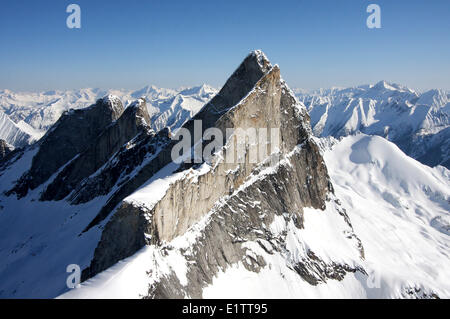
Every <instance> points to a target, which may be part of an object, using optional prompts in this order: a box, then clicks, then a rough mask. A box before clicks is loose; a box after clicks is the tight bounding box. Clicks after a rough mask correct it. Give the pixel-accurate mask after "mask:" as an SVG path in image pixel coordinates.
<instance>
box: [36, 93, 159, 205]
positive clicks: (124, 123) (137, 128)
mask: <svg viewBox="0 0 450 319" xmlns="http://www.w3.org/2000/svg"><path fill="white" fill-rule="evenodd" d="M146 131H150V118H149V115H148V112H147V106H146V103H145V100H144V99H139V100H137V101H136V102H134V103H133V104H131V105H130V106H129V107H127V108H126V110H125V111H124V112H123V113H122V115H121V116H120V117H119V118H118V119H117V120H116V121H115V122H114V123H113V124H111V125H110V126H108V127H106V128H105V130H104V131H103V132H102V133H101V134H100V135H99V136H98V137H96V138H95V140H94V141H92V143H91V144H90V145H89V146H88V147H87V149H86V150H85V151H84V152H82V153H81V154H80V155H79V156H77V157H76V158H75V159H73V160H72V161H71V162H70V163H69V164H67V165H66V166H65V167H64V169H63V170H62V171H61V172H60V173H59V174H58V176H57V177H56V178H55V179H54V180H53V181H52V183H51V184H50V185H49V186H48V187H47V189H46V190H45V192H44V193H43V194H42V196H41V200H61V199H63V198H65V197H66V196H67V195H69V194H70V193H71V192H72V191H73V190H74V189H79V186H80V183H81V182H82V181H83V180H85V179H86V178H89V177H90V176H91V175H92V174H94V173H95V172H96V171H97V170H98V169H100V168H101V167H102V166H103V165H104V164H105V163H106V162H107V161H109V160H110V159H111V157H113V155H114V154H115V153H116V152H117V151H118V150H119V149H120V148H121V147H122V146H123V145H124V144H126V143H127V142H129V141H130V140H131V139H133V138H134V137H136V136H137V135H138V134H140V133H143V132H146ZM148 134H151V133H150V132H148ZM104 186H105V188H106V187H107V185H104ZM110 186H112V185H110ZM98 195H99V194H98V193H92V196H93V197H95V196H98Z"/></svg>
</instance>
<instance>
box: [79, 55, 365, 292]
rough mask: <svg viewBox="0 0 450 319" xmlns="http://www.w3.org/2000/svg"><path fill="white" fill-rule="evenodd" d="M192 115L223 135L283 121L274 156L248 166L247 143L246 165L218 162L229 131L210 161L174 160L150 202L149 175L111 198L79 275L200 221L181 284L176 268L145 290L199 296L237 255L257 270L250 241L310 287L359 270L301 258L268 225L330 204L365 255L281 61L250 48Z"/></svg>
mask: <svg viewBox="0 0 450 319" xmlns="http://www.w3.org/2000/svg"><path fill="white" fill-rule="evenodd" d="M199 119H201V120H202V124H203V129H207V128H208V127H217V128H220V129H221V130H222V132H223V134H224V135H225V130H226V129H227V128H241V129H248V128H255V127H256V128H265V129H270V128H273V127H280V128H281V129H280V132H281V134H280V142H281V143H280V148H279V150H278V154H277V155H278V160H277V161H276V162H273V161H271V160H270V156H269V157H267V158H263V159H261V160H260V161H259V162H257V163H252V162H250V160H249V152H250V150H248V152H247V153H246V155H245V160H244V161H243V163H227V162H225V160H224V158H226V157H227V154H226V153H227V152H229V151H230V150H231V149H233V148H232V147H231V144H233V143H235V137H234V136H231V137H229V138H228V140H227V143H226V144H225V146H224V147H223V148H222V149H221V150H220V151H219V152H217V153H216V155H215V156H214V157H213V158H212V159H211V160H210V162H209V163H206V162H205V163H203V164H199V165H198V167H190V168H187V169H182V168H181V169H180V168H178V167H177V166H176V165H174V167H173V172H172V173H171V174H173V173H175V172H176V175H175V177H173V178H172V179H171V181H170V183H168V184H167V185H164V186H160V187H164V189H165V191H164V193H163V194H161V196H157V198H148V199H147V198H146V197H145V196H141V195H140V194H141V193H143V194H146V193H147V194H148V195H149V197H154V196H153V194H152V191H151V189H152V183H151V182H150V183H149V184H148V185H146V186H144V187H143V188H142V189H139V190H137V191H136V192H134V193H133V194H132V195H131V196H128V197H126V198H124V199H123V200H122V201H121V202H120V203H119V204H118V205H117V207H116V208H115V210H114V211H113V212H112V213H111V214H112V216H111V218H110V220H109V221H108V222H107V223H106V225H105V226H104V229H103V232H102V237H101V240H100V242H99V244H98V246H97V248H96V249H95V253H94V258H93V260H92V261H91V263H90V265H89V267H88V268H87V269H85V270H84V272H83V279H88V278H90V277H92V276H94V275H96V274H97V273H99V272H101V271H103V270H105V269H107V268H109V267H110V266H112V265H114V264H115V263H117V262H118V261H119V260H121V259H124V258H126V257H129V256H131V255H132V254H134V253H135V252H137V251H138V250H139V249H141V248H142V247H144V246H145V245H151V246H155V247H158V249H169V250H170V249H171V248H170V244H168V243H170V242H172V241H173V240H175V239H176V238H180V237H183V236H185V235H186V234H187V233H188V232H189V231H190V230H191V229H192V227H195V225H198V224H199V223H203V224H204V225H203V227H202V228H201V229H199V233H198V234H196V236H198V240H196V241H195V243H192V244H191V245H189V247H188V248H187V249H186V251H185V252H184V253H183V258H186V261H187V263H188V264H189V265H191V266H189V267H188V269H187V270H186V280H185V282H184V283H182V282H180V278H178V277H177V275H176V273H170V272H169V273H168V274H166V275H165V276H162V277H160V278H155V281H154V282H153V283H152V285H151V286H150V287H149V290H148V294H147V297H149V298H175V297H176V298H183V297H186V296H189V297H197V298H199V297H202V289H203V288H204V287H205V286H207V285H208V284H211V282H212V279H213V277H214V276H215V275H216V274H217V272H218V271H219V270H223V269H226V268H227V267H229V266H230V265H233V264H236V263H240V262H241V263H243V264H244V265H245V267H246V269H248V270H250V271H254V272H259V271H260V270H261V269H262V268H264V267H265V266H267V262H266V261H265V260H264V258H262V257H258V256H257V255H256V254H255V251H254V248H250V247H249V245H250V244H256V245H257V246H258V247H259V248H260V249H263V250H264V251H266V252H268V253H270V254H272V255H274V254H276V255H278V256H280V258H287V259H288V260H287V261H288V262H289V263H292V266H293V267H294V269H295V271H296V272H297V273H298V275H299V276H300V277H302V278H303V279H304V280H306V281H308V282H310V283H311V284H317V283H318V282H321V281H326V280H328V279H336V280H341V279H342V278H343V277H344V276H345V273H347V272H354V271H356V270H357V267H355V266H354V265H350V264H346V263H340V262H338V261H332V262H330V261H328V262H326V261H323V260H321V259H320V258H319V257H317V256H316V254H315V252H314V251H313V250H309V251H307V253H306V255H305V256H302V258H300V259H298V258H296V257H294V256H289V255H290V254H289V252H288V249H287V247H286V246H285V244H286V243H285V240H286V237H285V236H287V234H279V233H277V232H276V231H274V230H272V229H270V227H268V225H270V224H272V223H274V222H275V221H276V220H278V219H281V220H282V221H283V223H286V225H290V226H291V227H293V229H294V230H293V231H294V232H295V229H298V230H300V229H302V228H303V227H304V223H303V220H304V216H303V209H304V208H306V207H307V208H312V209H317V210H319V211H324V210H326V209H327V206H328V207H329V209H330V210H331V211H332V212H330V214H334V215H335V216H334V217H335V218H337V219H341V224H342V225H341V226H342V227H343V228H344V229H345V231H346V232H347V235H346V236H344V233H343V234H342V238H341V240H342V241H348V242H349V243H348V245H350V246H352V247H353V250H354V251H353V253H354V256H355V258H356V259H358V258H362V256H363V248H362V246H361V243H360V242H359V240H358V238H357V236H356V235H355V234H354V233H353V230H352V226H351V224H350V221H349V219H348V217H347V216H346V214H345V211H344V210H343V209H342V208H340V207H339V205H338V204H337V203H336V202H335V200H334V194H333V187H332V185H331V182H330V179H329V177H328V173H327V169H326V166H325V164H324V161H323V158H322V155H321V153H320V151H319V147H318V146H317V144H316V143H315V142H314V139H313V138H312V136H311V128H310V125H309V117H308V115H307V113H306V110H305V108H304V107H303V106H302V105H300V104H299V103H298V102H297V100H296V99H295V97H294V95H293V93H292V92H291V90H290V89H289V88H288V86H287V85H286V83H285V82H284V81H283V80H282V79H281V77H280V69H279V68H278V66H276V65H275V66H272V65H271V64H270V63H269V61H268V60H267V58H266V57H265V55H264V54H263V53H262V52H258V51H256V52H253V53H252V54H250V55H249V56H248V57H247V58H246V59H245V60H244V61H243V63H242V64H241V65H240V66H239V67H238V69H237V70H236V71H235V72H234V73H233V75H232V76H231V77H230V79H229V80H228V81H227V83H226V84H225V86H224V88H223V89H222V90H221V91H220V92H219V94H218V95H217V96H216V97H215V98H214V99H213V100H212V101H211V102H210V103H208V104H207V105H205V107H204V108H203V109H202V110H201V111H200V112H199V113H198V114H197V115H196V116H195V117H194V118H193V119H192V121H190V122H188V123H186V125H185V128H188V129H190V130H192V127H193V121H195V120H199ZM193 142H194V143H196V142H197V141H196V140H194V141H193ZM272 142H273V141H272ZM171 146H172V144H168V145H167V146H166V147H167V148H170V147H171ZM269 146H270V145H269ZM162 152H163V153H164V151H162ZM273 155H274V154H272V156H273ZM165 158H167V157H165ZM168 164H169V163H167V162H164V161H156V162H151V163H150V164H149V167H146V168H144V169H145V170H149V169H150V170H151V171H154V172H157V171H158V170H160V169H162V168H163V167H164V166H166V165H168ZM155 165H157V167H156V168H155V167H154V166H155ZM150 167H151V168H150ZM150 178H151V177H150ZM136 186H137V185H136ZM139 186H140V185H139ZM149 189H150V190H149ZM318 213H319V212H318ZM249 256H250V257H249ZM290 258H293V259H292V260H289V259H290Z"/></svg>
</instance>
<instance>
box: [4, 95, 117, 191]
mask: <svg viewBox="0 0 450 319" xmlns="http://www.w3.org/2000/svg"><path fill="white" fill-rule="evenodd" d="M122 112H123V105H122V102H121V101H120V100H119V99H118V98H115V97H112V96H109V97H105V98H103V99H99V100H98V101H97V103H96V104H94V105H92V106H90V107H88V108H85V109H80V110H69V111H67V112H65V113H64V114H63V115H62V116H61V117H60V119H59V120H58V121H57V122H56V123H55V125H53V126H52V128H51V129H50V130H49V131H48V132H47V133H46V135H45V136H44V137H43V138H42V139H41V140H40V142H39V151H38V152H37V154H36V155H35V156H34V158H33V161H32V165H31V168H30V170H29V171H28V172H27V173H25V175H24V176H22V177H21V178H20V180H19V181H18V183H17V185H16V186H15V187H14V188H13V189H12V190H11V191H10V192H9V194H11V193H15V194H17V196H18V197H23V196H25V195H26V194H27V193H28V190H30V189H35V188H36V187H38V186H39V185H41V184H42V183H44V182H45V181H47V180H48V179H49V178H50V176H52V175H53V174H54V173H56V172H57V171H58V170H59V169H60V168H61V167H62V166H63V165H64V164H66V163H67V162H68V161H70V160H71V159H73V158H74V157H75V156H76V155H77V154H80V153H81V152H83V151H84V150H85V149H87V148H88V147H89V146H90V145H91V143H92V142H93V141H95V139H96V138H97V136H98V135H99V134H100V133H101V132H102V131H103V130H104V129H105V128H106V127H108V126H109V125H111V123H113V122H114V121H115V120H117V119H118V118H119V116H120V115H121V114H122Z"/></svg>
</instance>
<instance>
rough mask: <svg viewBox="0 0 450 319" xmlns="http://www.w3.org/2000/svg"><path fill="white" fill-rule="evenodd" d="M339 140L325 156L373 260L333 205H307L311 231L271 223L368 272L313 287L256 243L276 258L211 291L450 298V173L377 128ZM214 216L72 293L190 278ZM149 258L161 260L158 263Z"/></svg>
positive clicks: (226, 274)
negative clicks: (198, 241)
mask: <svg viewBox="0 0 450 319" xmlns="http://www.w3.org/2000/svg"><path fill="white" fill-rule="evenodd" d="M326 142H328V143H329V141H319V143H321V144H327V143H326ZM331 144H334V146H333V147H332V149H329V148H328V147H324V148H325V149H327V150H326V151H325V161H326V164H327V165H328V167H329V173H330V175H331V179H332V181H333V185H334V187H335V191H336V196H337V197H338V198H339V199H340V200H341V202H342V206H343V207H344V208H345V209H346V211H347V214H348V216H349V218H350V220H351V221H352V224H353V228H354V231H355V233H356V234H357V235H358V236H359V237H360V239H361V241H362V245H363V247H364V259H363V260H358V258H357V256H353V255H352V249H351V247H350V246H348V245H347V244H346V243H345V241H342V239H340V236H339V229H340V228H339V225H340V221H339V218H337V219H333V218H331V219H330V217H331V216H333V213H332V210H333V208H332V206H330V207H329V208H328V209H327V210H326V213H325V215H323V212H322V214H321V212H319V211H315V210H313V209H312V210H306V212H305V217H304V218H305V226H304V228H303V229H300V230H298V229H295V227H293V226H292V225H289V223H286V222H285V220H284V219H283V218H280V220H276V221H274V223H273V224H272V225H270V227H271V228H272V229H273V231H274V232H279V233H282V232H286V233H287V234H288V235H287V238H288V241H287V243H286V244H287V247H288V251H290V253H291V254H292V257H293V258H300V256H301V255H302V254H303V253H304V252H302V247H305V246H306V247H309V248H310V249H313V250H314V251H316V252H319V256H320V257H321V258H324V257H325V256H328V257H329V258H331V259H333V258H336V257H337V256H338V258H340V259H341V260H347V262H349V260H352V259H353V260H354V262H356V263H357V264H359V266H360V267H361V269H364V271H365V272H366V274H364V273H363V272H359V271H357V272H355V273H353V274H348V275H346V276H345V278H344V279H343V280H341V281H333V280H331V281H327V282H326V283H319V284H317V285H311V284H308V283H307V282H305V281H303V280H299V277H298V275H297V273H296V272H295V271H294V269H293V268H292V267H290V265H289V264H286V260H285V259H283V257H282V256H280V255H279V254H277V253H276V252H274V251H273V250H270V245H269V246H268V247H266V248H265V249H267V250H265V249H262V248H261V247H264V246H260V245H258V244H256V243H255V245H253V244H252V243H248V244H247V245H248V247H249V248H250V251H251V252H249V255H250V256H253V258H257V257H256V256H262V257H263V258H264V259H265V261H266V263H267V266H266V267H264V268H263V269H262V270H260V271H259V272H253V271H249V270H248V269H246V267H244V265H243V264H241V263H237V264H235V265H233V266H232V267H230V268H228V269H226V270H224V271H220V272H219V273H218V274H217V276H216V277H215V278H214V279H213V283H212V284H211V285H210V286H208V287H206V288H205V289H204V291H203V297H205V298H281V297H284V298H412V297H414V298H416V297H423V298H429V297H435V296H436V294H437V295H438V296H439V297H441V298H449V297H450V280H449V279H450V278H449V274H448V271H447V270H448V269H449V267H450V259H449V256H448V253H449V248H450V237H449V235H450V213H449V211H450V202H449V200H450V179H449V178H450V172H449V171H448V170H446V169H445V168H442V167H440V168H434V169H433V168H429V167H427V166H425V165H422V164H420V163H419V162H417V161H415V160H413V159H411V158H409V157H408V156H406V155H405V154H404V153H403V152H401V150H400V149H399V148H398V147H397V146H395V145H394V144H392V143H390V142H388V141H386V140H385V139H383V138H380V137H376V136H367V135H364V134H359V135H357V136H351V137H346V138H344V139H343V140H342V141H340V142H338V141H336V140H334V141H332V142H331ZM328 214H330V216H328V217H327V215H328ZM207 220H208V218H205V219H203V220H202V221H201V222H199V223H198V224H196V226H195V227H192V228H191V229H190V230H189V231H188V232H187V234H186V235H185V236H181V237H178V238H176V239H175V240H173V241H172V242H170V243H168V245H167V246H168V247H170V248H168V249H167V250H159V249H157V248H156V246H147V247H145V248H143V249H142V250H140V251H139V252H137V253H136V254H135V255H134V256H132V257H130V258H128V259H125V260H123V261H121V262H119V263H118V264H116V265H115V266H113V267H111V268H110V269H108V270H106V271H104V272H102V273H100V274H99V275H97V276H96V277H94V278H92V279H91V280H89V281H87V282H85V283H83V284H82V286H81V288H79V289H75V290H72V291H70V292H69V293H67V294H65V295H63V296H62V297H63V298H104V297H106V298H116V297H117V298H118V297H120V298H139V297H142V296H145V295H146V294H147V287H148V285H149V284H150V283H151V280H150V278H149V276H147V275H146V273H147V271H149V270H151V271H154V272H157V273H158V274H159V275H160V276H164V274H168V273H170V272H171V271H175V273H176V274H177V275H178V276H179V279H180V281H181V282H183V280H186V279H183V278H185V277H186V271H187V266H186V260H185V257H184V256H183V255H184V254H185V250H186V249H188V247H189V243H190V242H192V241H193V240H195V237H196V236H198V234H200V230H201V229H202V228H203V227H205V224H206V223H207ZM252 254H254V255H252ZM295 256H296V257H295ZM148 265H154V266H153V268H152V269H149V267H148ZM237 283H239V289H236V285H237Z"/></svg>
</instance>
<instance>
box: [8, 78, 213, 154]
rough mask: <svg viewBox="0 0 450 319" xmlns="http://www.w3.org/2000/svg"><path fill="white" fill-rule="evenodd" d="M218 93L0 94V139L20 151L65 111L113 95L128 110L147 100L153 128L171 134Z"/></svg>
mask: <svg viewBox="0 0 450 319" xmlns="http://www.w3.org/2000/svg"><path fill="white" fill-rule="evenodd" d="M216 93H217V90H216V89H214V88H212V87H210V86H208V85H206V84H204V85H201V86H198V87H191V88H180V89H177V90H174V89H164V88H157V87H155V86H146V87H144V88H142V89H140V90H137V91H127V90H101V89H90V88H88V89H80V90H73V91H48V92H41V93H19V92H12V91H10V90H3V91H0V139H3V140H5V141H6V142H7V143H8V144H10V145H12V146H14V147H21V146H24V145H27V144H31V143H32V142H34V141H36V140H38V139H39V138H41V137H42V136H43V135H44V133H45V132H46V131H47V130H48V129H49V128H50V127H51V126H52V125H53V124H54V123H55V122H56V121H57V120H58V119H59V117H60V116H61V115H62V114H63V112H64V111H67V110H69V109H82V108H85V107H87V106H89V105H91V104H94V103H95V102H96V101H97V100H98V99H100V98H102V97H104V96H107V95H114V96H117V97H119V98H120V99H121V101H122V103H123V104H124V105H125V107H127V106H128V105H129V104H131V103H132V102H133V101H134V100H136V99H137V98H140V97H144V98H145V99H146V102H147V109H148V113H149V115H150V117H151V122H152V127H153V129H155V130H156V131H159V130H160V129H161V128H163V127H166V126H167V127H169V128H170V129H172V130H175V129H177V128H178V127H180V126H181V125H183V124H184V123H185V122H186V121H187V120H188V119H189V118H191V117H192V116H193V115H194V114H195V113H197V112H198V111H199V110H200V108H201V107H202V106H203V105H204V104H205V103H206V102H208V101H209V100H210V99H211V98H212V97H213V96H214V95H215V94H216Z"/></svg>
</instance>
